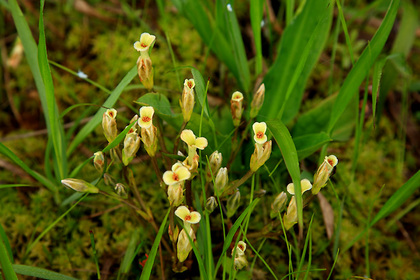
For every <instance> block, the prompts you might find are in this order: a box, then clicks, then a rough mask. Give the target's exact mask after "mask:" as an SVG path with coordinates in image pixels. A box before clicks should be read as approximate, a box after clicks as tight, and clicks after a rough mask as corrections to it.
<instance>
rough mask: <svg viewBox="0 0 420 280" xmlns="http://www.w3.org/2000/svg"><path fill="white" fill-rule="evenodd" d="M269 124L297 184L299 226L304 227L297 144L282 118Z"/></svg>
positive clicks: (295, 184)
mask: <svg viewBox="0 0 420 280" xmlns="http://www.w3.org/2000/svg"><path fill="white" fill-rule="evenodd" d="M267 126H268V129H269V130H270V132H271V134H272V135H273V137H274V139H276V142H277V145H278V146H279V148H280V151H281V154H282V155H283V158H284V163H285V164H286V168H287V170H288V171H289V174H290V177H291V178H292V181H293V184H294V186H295V196H296V206H297V212H298V221H299V226H300V227H302V228H303V216H302V208H303V202H302V193H301V186H300V169H299V160H298V155H297V152H296V147H295V144H294V143H293V140H292V136H290V133H289V130H288V129H287V127H286V126H285V125H284V124H283V123H282V122H281V121H280V120H271V121H268V122H267Z"/></svg>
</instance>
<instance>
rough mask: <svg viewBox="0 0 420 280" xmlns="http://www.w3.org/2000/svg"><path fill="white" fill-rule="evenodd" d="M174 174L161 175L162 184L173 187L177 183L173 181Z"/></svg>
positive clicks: (169, 172)
mask: <svg viewBox="0 0 420 280" xmlns="http://www.w3.org/2000/svg"><path fill="white" fill-rule="evenodd" d="M173 177H174V172H172V171H165V173H163V182H165V184H167V185H173V184H176V183H178V181H176V180H174V178H173Z"/></svg>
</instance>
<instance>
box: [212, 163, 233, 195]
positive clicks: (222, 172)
mask: <svg viewBox="0 0 420 280" xmlns="http://www.w3.org/2000/svg"><path fill="white" fill-rule="evenodd" d="M228 181H229V178H228V172H227V168H226V167H223V168H220V169H219V172H217V175H216V180H215V182H214V183H215V184H214V190H215V191H216V193H218V194H222V193H223V191H224V189H225V187H226V186H227V184H228Z"/></svg>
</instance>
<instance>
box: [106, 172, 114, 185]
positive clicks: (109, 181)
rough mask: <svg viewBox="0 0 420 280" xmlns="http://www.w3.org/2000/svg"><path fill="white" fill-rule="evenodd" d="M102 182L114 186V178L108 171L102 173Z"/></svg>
mask: <svg viewBox="0 0 420 280" xmlns="http://www.w3.org/2000/svg"><path fill="white" fill-rule="evenodd" d="M104 183H105V185H107V186H111V187H115V182H114V179H113V178H112V177H111V175H109V174H108V173H105V174H104Z"/></svg>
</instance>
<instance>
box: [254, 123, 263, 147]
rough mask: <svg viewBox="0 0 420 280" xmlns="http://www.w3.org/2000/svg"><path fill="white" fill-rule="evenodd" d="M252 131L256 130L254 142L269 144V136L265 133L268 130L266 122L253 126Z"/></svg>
mask: <svg viewBox="0 0 420 280" xmlns="http://www.w3.org/2000/svg"><path fill="white" fill-rule="evenodd" d="M252 129H253V130H254V140H255V142H257V143H258V144H261V145H262V144H264V143H265V142H267V135H265V132H266V130H267V124H266V123H265V122H260V123H259V122H256V123H254V124H253V125H252Z"/></svg>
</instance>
